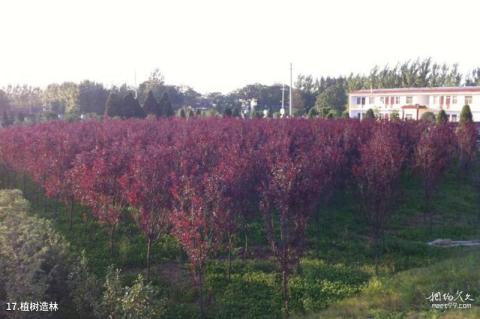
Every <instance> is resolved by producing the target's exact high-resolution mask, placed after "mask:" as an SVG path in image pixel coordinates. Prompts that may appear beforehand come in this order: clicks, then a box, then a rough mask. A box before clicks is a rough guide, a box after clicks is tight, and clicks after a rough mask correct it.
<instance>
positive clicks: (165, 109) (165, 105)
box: [158, 92, 175, 117]
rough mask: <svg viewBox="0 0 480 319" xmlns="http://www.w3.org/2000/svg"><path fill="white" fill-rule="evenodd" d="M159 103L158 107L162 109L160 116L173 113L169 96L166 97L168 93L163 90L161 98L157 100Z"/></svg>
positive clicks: (168, 115)
mask: <svg viewBox="0 0 480 319" xmlns="http://www.w3.org/2000/svg"><path fill="white" fill-rule="evenodd" d="M158 104H160V109H161V110H162V113H161V114H162V116H165V117H170V116H173V115H175V112H174V110H173V107H172V103H171V102H170V98H169V97H168V93H167V92H165V93H163V95H162V98H161V99H160V101H159V102H158Z"/></svg>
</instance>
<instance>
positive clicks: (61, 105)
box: [43, 82, 79, 114]
mask: <svg viewBox="0 0 480 319" xmlns="http://www.w3.org/2000/svg"><path fill="white" fill-rule="evenodd" d="M78 97H79V86H78V85H77V84H76V83H73V82H64V83H62V84H56V83H53V84H49V85H48V86H47V88H46V89H45V91H44V92H43V98H44V102H45V104H46V105H47V108H48V110H49V111H50V112H53V113H56V114H64V113H71V114H73V113H79V107H78Z"/></svg>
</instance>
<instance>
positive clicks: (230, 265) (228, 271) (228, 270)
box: [227, 234, 232, 281]
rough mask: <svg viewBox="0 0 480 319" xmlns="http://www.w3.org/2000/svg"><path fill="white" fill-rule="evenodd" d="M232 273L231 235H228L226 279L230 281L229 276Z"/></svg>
mask: <svg viewBox="0 0 480 319" xmlns="http://www.w3.org/2000/svg"><path fill="white" fill-rule="evenodd" d="M231 271H232V235H231V234H229V235H228V266H227V279H228V281H230V277H231V276H230V274H231Z"/></svg>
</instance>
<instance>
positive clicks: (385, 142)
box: [353, 123, 406, 264]
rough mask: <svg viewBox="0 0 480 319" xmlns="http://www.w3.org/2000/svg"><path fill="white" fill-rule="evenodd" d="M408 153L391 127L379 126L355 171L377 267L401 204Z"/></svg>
mask: <svg viewBox="0 0 480 319" xmlns="http://www.w3.org/2000/svg"><path fill="white" fill-rule="evenodd" d="M405 157H406V150H405V149H404V148H403V147H402V145H401V142H400V140H399V138H398V136H397V135H396V134H395V131H394V130H392V128H391V124H388V123H378V124H377V126H376V127H375V128H374V130H373V132H372V136H371V138H370V140H368V141H367V142H366V143H365V144H364V145H363V146H362V147H361V148H360V160H359V162H358V164H356V165H355V166H354V167H353V174H354V176H355V180H356V183H357V186H358V193H359V196H360V198H359V199H360V202H361V204H362V207H363V213H364V218H365V219H366V222H367V224H368V225H369V227H370V239H371V243H372V246H373V247H374V249H375V261H376V264H377V260H378V256H379V254H380V247H379V244H380V242H381V241H383V238H384V232H385V227H386V226H387V223H388V221H389V219H390V217H391V216H392V214H393V212H394V209H395V205H396V203H397V200H398V195H399V189H400V174H401V171H402V166H403V162H404V160H405Z"/></svg>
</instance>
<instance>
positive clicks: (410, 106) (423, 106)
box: [402, 104, 427, 109]
mask: <svg viewBox="0 0 480 319" xmlns="http://www.w3.org/2000/svg"><path fill="white" fill-rule="evenodd" d="M426 108H427V107H426V106H425V105H418V104H417V105H404V106H402V109H426Z"/></svg>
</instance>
